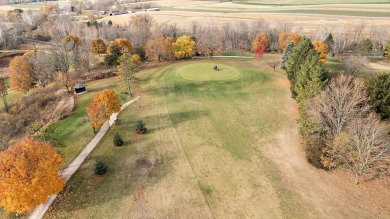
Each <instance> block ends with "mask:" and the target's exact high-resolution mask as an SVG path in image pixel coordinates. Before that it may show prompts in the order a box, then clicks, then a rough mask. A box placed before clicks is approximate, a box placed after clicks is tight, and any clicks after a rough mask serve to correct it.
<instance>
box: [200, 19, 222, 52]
mask: <svg viewBox="0 0 390 219" xmlns="http://www.w3.org/2000/svg"><path fill="white" fill-rule="evenodd" d="M197 49H198V52H199V53H201V54H205V55H207V56H210V58H211V59H212V58H213V55H215V54H218V53H220V52H221V51H222V49H223V48H222V40H221V33H220V31H219V30H218V29H217V28H216V27H210V28H209V29H207V30H203V31H201V34H200V36H199V39H198V42H197Z"/></svg>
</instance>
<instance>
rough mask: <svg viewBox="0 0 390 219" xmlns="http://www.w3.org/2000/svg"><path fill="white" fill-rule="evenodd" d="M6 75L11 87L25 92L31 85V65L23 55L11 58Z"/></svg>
mask: <svg viewBox="0 0 390 219" xmlns="http://www.w3.org/2000/svg"><path fill="white" fill-rule="evenodd" d="M8 76H9V82H10V86H11V89H14V90H17V91H21V92H24V93H26V92H27V91H28V90H30V88H31V87H32V86H33V81H34V79H33V77H32V75H31V67H30V64H29V63H28V61H27V59H26V58H25V57H23V56H17V57H15V58H13V59H12V60H11V62H10V63H9V68H8Z"/></svg>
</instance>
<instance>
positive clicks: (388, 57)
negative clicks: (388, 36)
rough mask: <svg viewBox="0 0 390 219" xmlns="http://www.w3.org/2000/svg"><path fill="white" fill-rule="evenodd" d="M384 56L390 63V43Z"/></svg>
mask: <svg viewBox="0 0 390 219" xmlns="http://www.w3.org/2000/svg"><path fill="white" fill-rule="evenodd" d="M383 56H384V57H386V58H387V59H388V60H389V61H390V41H388V42H387V44H386V47H385V51H384V53H383Z"/></svg>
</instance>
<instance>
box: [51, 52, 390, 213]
mask: <svg viewBox="0 0 390 219" xmlns="http://www.w3.org/2000/svg"><path fill="white" fill-rule="evenodd" d="M265 58H266V59H267V58H269V57H265ZM215 64H217V65H218V67H219V68H220V69H221V71H219V72H215V71H213V70H212V68H213V66H214V65H215ZM138 77H139V80H140V83H141V88H142V94H141V96H142V97H141V101H140V102H139V103H137V104H134V105H132V106H130V107H129V108H127V109H125V110H124V111H123V112H122V113H121V114H120V115H119V122H118V124H116V125H115V126H113V128H112V129H111V130H110V131H109V133H108V134H107V136H106V137H105V138H104V139H103V141H102V142H101V143H100V145H98V147H97V149H96V150H95V151H94V152H93V154H92V155H91V157H90V158H89V160H88V161H87V162H86V163H85V164H84V165H83V166H82V168H81V169H80V170H79V172H78V173H77V174H76V175H75V177H74V178H73V179H72V180H71V181H70V182H69V184H68V185H67V186H66V188H65V190H64V192H63V193H62V194H61V195H60V196H59V198H58V199H57V200H56V202H55V203H54V205H53V206H52V207H51V209H50V210H49V212H48V214H46V216H45V218H129V217H130V218H136V217H139V215H138V214H139V209H140V206H139V205H138V203H135V202H134V194H135V193H136V191H138V189H139V188H141V187H144V188H145V197H146V200H147V204H146V209H147V210H146V216H147V217H149V218H263V217H265V218H318V217H320V218H346V217H351V218H357V217H358V218H374V217H375V218H386V217H388V216H389V215H390V209H389V206H390V200H389V197H390V189H389V188H390V187H389V184H388V183H387V184H386V183H385V182H383V181H375V182H368V183H365V184H363V185H361V186H359V187H356V186H355V185H354V184H353V180H351V179H350V178H349V175H348V174H346V173H345V172H340V173H332V174H331V173H328V172H325V171H322V170H318V169H315V168H314V167H312V166H311V165H310V164H308V163H307V161H306V159H305V155H304V153H303V149H302V148H301V145H300V140H299V135H298V131H297V130H298V128H297V125H296V118H297V116H298V115H297V114H298V112H297V105H296V104H295V102H294V100H293V99H291V98H290V92H289V82H288V80H287V79H286V77H285V75H284V74H283V73H282V72H281V71H279V70H278V71H276V72H273V70H272V69H270V68H267V67H265V66H262V65H261V64H258V63H256V62H254V61H237V60H213V61H186V62H178V63H175V64H172V65H169V66H165V67H161V68H157V69H150V70H147V71H143V72H140V73H139V75H138ZM138 119H142V120H143V121H145V123H146V126H147V128H148V129H149V131H148V133H147V134H146V135H145V136H144V137H143V138H141V139H138V140H136V139H135V138H134V135H133V129H134V124H135V121H136V120H138ZM115 133H120V134H121V135H122V137H123V138H124V141H125V145H124V146H122V147H114V146H113V143H112V138H113V135H114V134H115ZM96 159H99V160H102V161H104V162H105V163H106V164H107V165H108V172H107V173H106V175H104V176H101V177H98V176H96V175H95V174H94V173H93V165H94V162H95V160H96ZM373 194H375V195H373Z"/></svg>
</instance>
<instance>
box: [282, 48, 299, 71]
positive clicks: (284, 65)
mask: <svg viewBox="0 0 390 219" xmlns="http://www.w3.org/2000/svg"><path fill="white" fill-rule="evenodd" d="M294 46H295V44H294V42H293V41H291V42H290V43H289V44H288V45H287V47H286V49H285V50H284V53H283V56H282V61H281V62H280V68H281V69H284V70H286V62H287V59H288V57H289V56H290V54H291V52H292V50H293V49H294Z"/></svg>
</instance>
